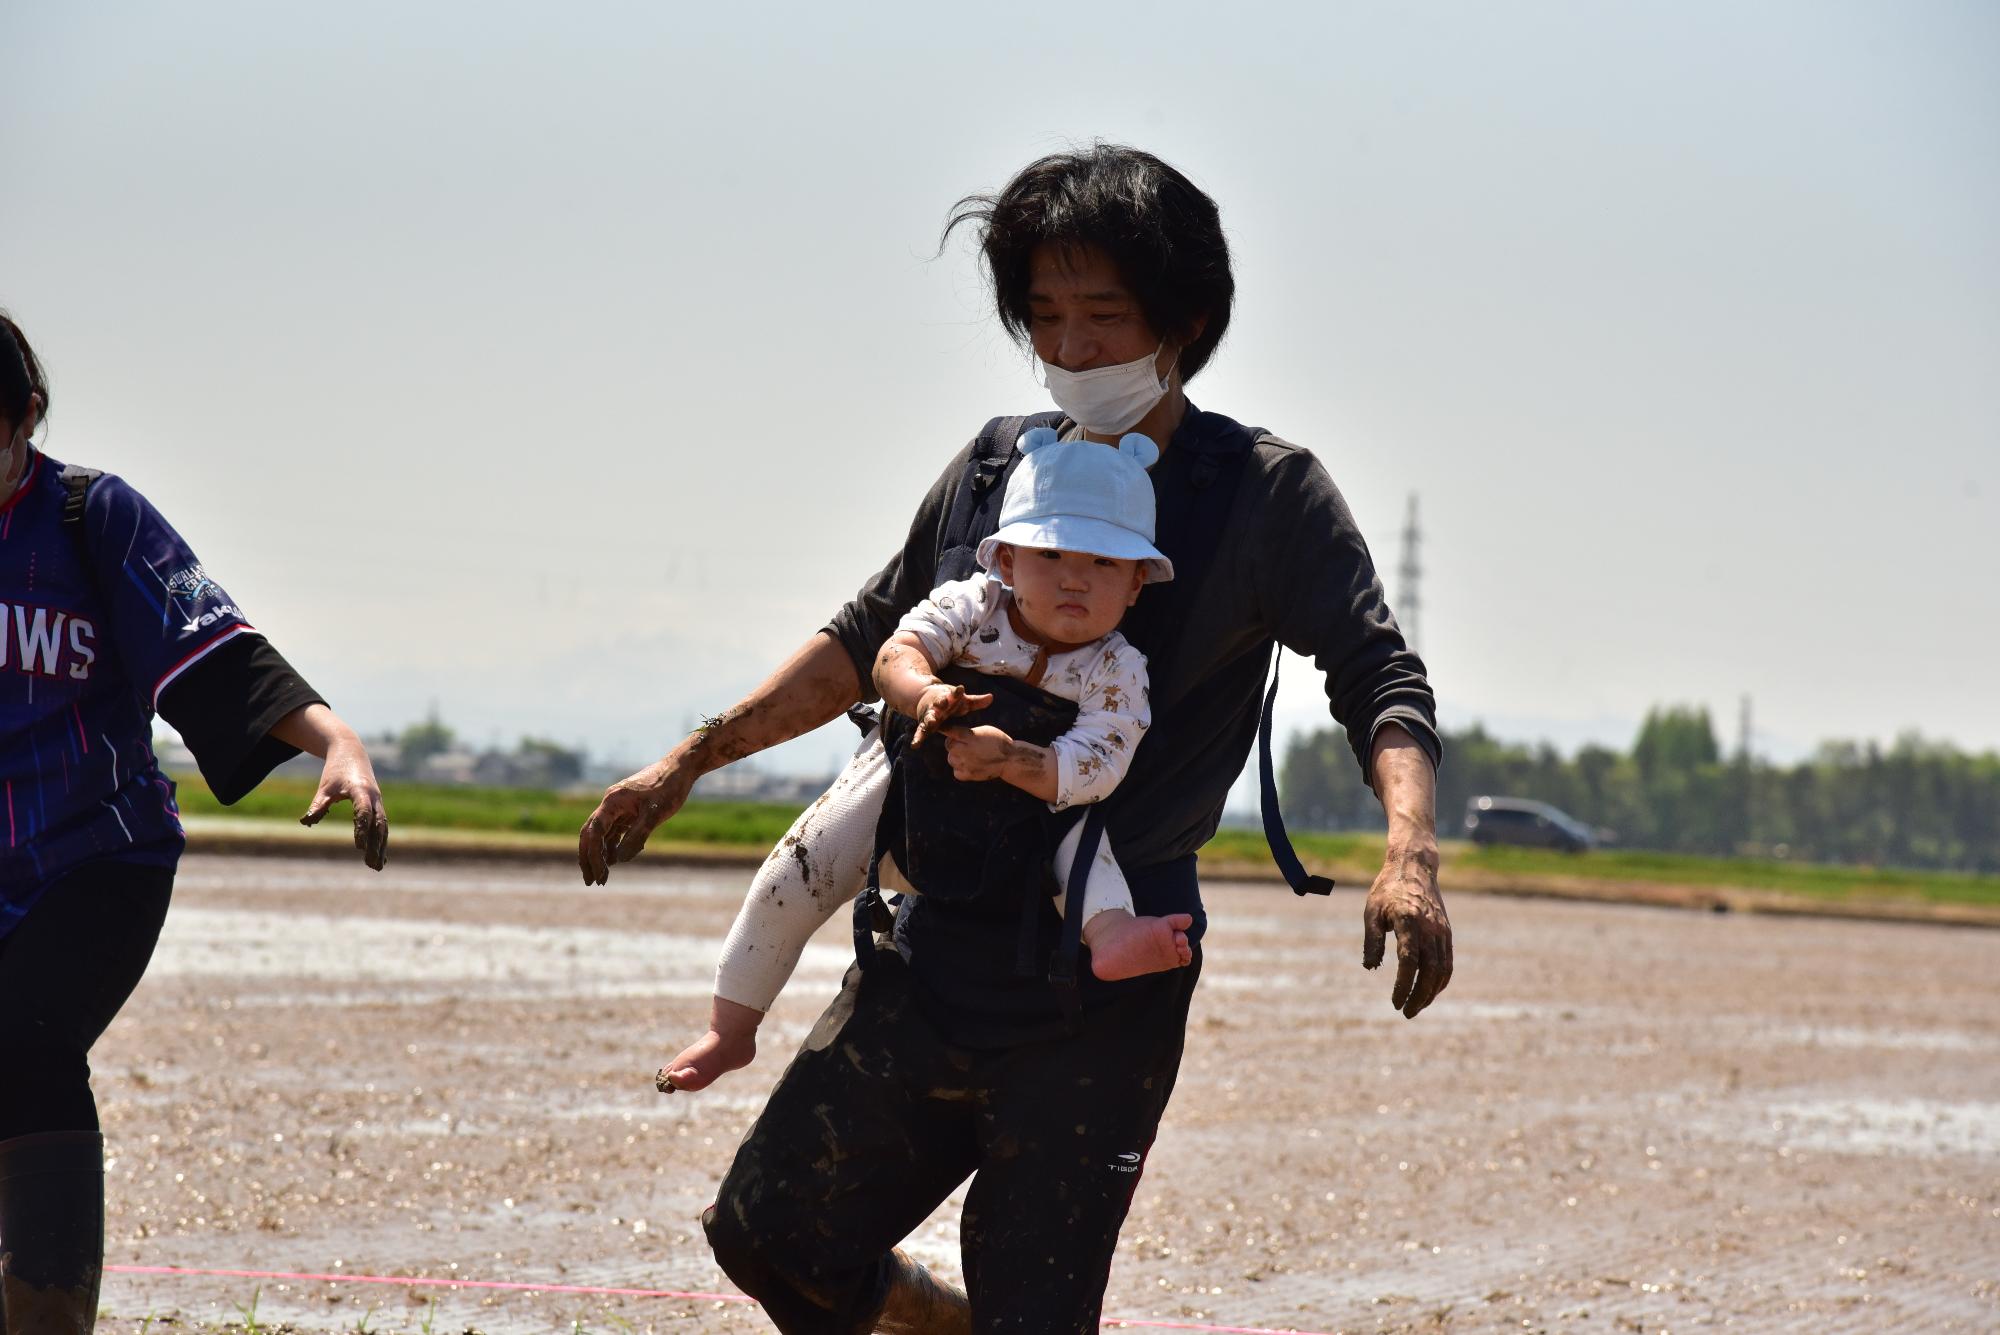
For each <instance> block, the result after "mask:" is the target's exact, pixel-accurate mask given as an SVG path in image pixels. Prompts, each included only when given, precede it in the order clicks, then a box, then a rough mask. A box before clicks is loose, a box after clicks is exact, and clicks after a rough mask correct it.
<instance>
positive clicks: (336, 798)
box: [299, 744, 389, 871]
mask: <svg viewBox="0 0 2000 1335" xmlns="http://www.w3.org/2000/svg"><path fill="white" fill-rule="evenodd" d="M335 802H352V803H354V846H355V847H356V848H358V849H360V850H361V860H362V861H363V862H365V863H367V864H368V865H369V867H371V868H372V869H374V870H375V871H381V870H382V867H383V864H384V863H386V862H388V860H389V813H388V811H387V810H386V809H384V807H383V805H382V790H381V788H380V787H378V786H377V785H376V783H375V769H374V767H373V766H372V765H370V764H369V763H368V753H367V752H366V751H363V750H362V749H361V748H360V747H359V746H354V747H347V746H341V745H337V744H336V745H334V746H331V747H329V748H328V749H327V753H326V765H325V766H324V767H323V768H322V769H321V770H320V776H319V790H318V791H317V792H315V793H314V794H313V800H312V805H311V806H309V807H307V808H306V814H305V815H303V816H301V817H299V824H301V825H317V824H319V822H320V819H321V818H322V817H323V816H325V815H326V813H327V809H328V808H330V807H331V806H332V805H333V804H334V803H335Z"/></svg>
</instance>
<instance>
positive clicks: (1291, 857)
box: [1257, 644, 1333, 895]
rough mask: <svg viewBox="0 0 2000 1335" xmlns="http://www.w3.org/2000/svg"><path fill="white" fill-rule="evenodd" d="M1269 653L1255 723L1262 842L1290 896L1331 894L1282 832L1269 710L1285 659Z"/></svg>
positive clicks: (1277, 648) (1276, 650) (1276, 649)
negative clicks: (1261, 703) (1268, 683)
mask: <svg viewBox="0 0 2000 1335" xmlns="http://www.w3.org/2000/svg"><path fill="white" fill-rule="evenodd" d="M1271 650H1272V652H1271V689H1270V690H1268V691H1266V692H1265V693H1264V712H1263V714H1262V716H1261V717H1259V718H1258V720H1257V806H1258V808H1259V810H1260V811H1261V812H1262V813H1263V816H1264V842H1265V843H1266V844H1267V845H1269V846H1270V849H1271V861H1273V862H1275V863H1277V864H1278V870H1279V871H1280V872H1281V873H1283V875H1284V878H1285V884H1286V885H1289V886H1291V887H1292V893H1293V894H1295V895H1326V894H1331V893H1333V882H1332V881H1331V880H1330V879H1328V878H1327V877H1325V876H1313V875H1310V874H1308V873H1307V871H1306V869H1305V864H1304V863H1302V862H1300V861H1299V855H1298V852H1297V851H1296V850H1295V849H1293V847H1292V840H1291V836H1290V835H1288V834H1286V833H1285V817H1284V813H1282V812H1281V811H1279V810H1278V780H1277V777H1276V775H1275V774H1273V772H1272V769H1271V709H1272V707H1273V706H1274V705H1276V704H1277V703H1278V665H1279V664H1280V663H1281V662H1282V661H1283V660H1284V657H1285V646H1284V645H1282V644H1273V645H1272V646H1271Z"/></svg>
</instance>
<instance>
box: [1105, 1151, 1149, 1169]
mask: <svg viewBox="0 0 2000 1335" xmlns="http://www.w3.org/2000/svg"><path fill="white" fill-rule="evenodd" d="M1145 1158H1146V1156H1145V1155H1143V1154H1119V1155H1114V1156H1113V1157H1112V1160H1111V1171H1112V1172H1114V1173H1136V1172H1138V1171H1139V1165H1140V1164H1141V1163H1143V1162H1144V1161H1145Z"/></svg>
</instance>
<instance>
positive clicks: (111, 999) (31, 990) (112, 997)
mask: <svg viewBox="0 0 2000 1335" xmlns="http://www.w3.org/2000/svg"><path fill="white" fill-rule="evenodd" d="M48 410H49V390H48V383H47V379H46V377H45V376H44V374H43V372H42V367H41V364H40V362H39V361H38V360H37V358H36V356H35V354H34V350H33V349H32V347H30V345H29V343H28V340H27V338H26V336H25V335H24V334H22V332H21V329H20V327H19V326H18V325H16V324H15V323H14V321H13V320H12V319H11V318H9V317H7V316H6V315H4V314H0V1323H3V1324H4V1329H5V1331H6V1332H7V1335H18V1332H23V1331H36V1332H65V1333H66V1332H72V1331H88V1330H89V1329H90V1328H91V1326H92V1325H93V1323H94V1321H95V1318H96V1313H97V1283H98V1275H99V1271H100V1269H101V1265H102V1260H103V1250H104V1181H103V1137H102V1135H101V1134H100V1133H99V1130H98V1120H97V1105H96V1101H95V1099H94V1098H93V1097H92V1094H91V1089H90V1066H89V1061H88V1054H89V1052H90V1048H91V1045H92V1044H93V1043H94V1042H96V1040H97V1037H98V1036H99V1035H100V1034H102V1033H103V1032H104V1029H105V1027H106V1026H107V1025H109V1024H110V1022H111V1019H112V1017H113V1016H114V1015H116V1014H117V1013H118V1009H119V1007H121V1006H122V1005H124V1003H125V1000H126V998H127V997H129V996H130V995H131V993H132V989H133V988H134V987H136V986H137V985H138V982H139V978H140V975H141V974H143V973H144V972H145V968H146V964H147V961H148V960H149V959H151V957H152V953H153V947H154V944H155V942H156V941H157V940H158V938H159V933H160V927H161V924H162V923H163V921H164V920H165V917H166V912H167V902H168V898H169V895H170V893H171V889H172V886H173V879H174V868H175V865H176V863H177V862H178V860H179V858H180V855H181V851H182V848H183V847H184V845H185V843H186V838H185V835H184V834H183V831H182V829H181V821H180V812H179V810H178V809H177V808H176V807H175V805H174V785H173V784H172V782H171V781H169V780H168V779H167V778H166V776H165V775H163V774H162V773H161V772H160V767H159V763H158V761H157V760H155V758H154V756H153V750H152V744H151V737H152V720H153V716H154V715H155V714H158V715H159V716H160V717H162V718H164V719H166V720H167V722H168V723H170V724H172V725H173V726H174V728H175V729H177V730H178V731H179V732H180V734H181V737H182V739H183V740H184V741H185V742H186V743H187V745H188V748H189V749H190V750H191V751H192V752H193V753H194V756H195V760H196V762H197V763H198V764H199V765H200V767H201V772H202V777H203V778H204V779H205V780H206V781H207V782H208V785H209V787H210V788H211V789H212V790H213V791H214V793H215V795H216V796H217V797H218V798H219V799H220V800H221V801H223V802H225V803H229V802H234V801H236V800H237V799H239V798H241V797H242V796H243V795H244V794H246V793H248V792H249V791H250V790H251V789H252V788H254V787H256V786H257V784H258V783H259V782H261V781H262V780H263V778H264V776H265V775H267V774H269V773H270V772H271V770H272V768H273V767H275V766H276V765H278V764H280V763H282V762H283V761H285V760H288V759H290V758H291V757H292V756H295V755H297V754H298V753H299V752H300V751H309V752H311V753H312V754H314V755H316V756H321V757H324V758H325V761H326V765H325V768H324V770H323V772H322V774H321V777H320V783H319V789H318V791H317V792H316V793H315V795H314V797H313V800H312V803H311V805H310V806H309V807H308V808H307V810H306V812H305V815H304V816H303V817H302V819H303V821H304V823H305V824H307V825H311V824H315V823H316V822H318V821H319V819H320V818H321V817H322V816H323V815H324V814H325V813H326V811H327V809H328V808H329V807H331V806H332V805H333V804H334V803H336V802H342V801H350V802H352V803H353V805H354V842H355V846H356V847H357V848H358V849H360V851H361V856H362V858H363V859H364V860H365V861H366V862H367V864H368V865H369V866H370V867H373V868H375V869H377V870H380V868H381V867H382V864H383V860H384V858H385V857H386V856H387V853H388V838H389V823H388V818H387V816H386V815H385V813H384V811H383V807H382V794H381V790H380V789H379V788H378V787H377V785H376V782H375V773H374V770H373V768H372V767H371V766H370V765H369V762H368V753H367V751H366V750H365V749H364V748H363V746H362V745H361V741H360V739H359V738H358V737H356V736H355V734H354V731H353V729H351V728H349V727H348V726H347V725H346V724H345V723H343V722H341V720H340V719H339V717H338V716H336V715H335V714H334V712H333V711H332V710H331V709H329V708H328V707H327V705H326V702H325V701H324V700H322V699H321V698H320V697H319V695H318V693H317V692H315V691H314V690H313V688H312V687H311V686H309V685H307V684H306V682H305V680H304V679H303V678H301V677H300V676H299V675H298V673H297V672H295V671H294V670H293V669H292V666H291V665H290V664H289V663H287V662H286V661H285V660H284V658H283V657H282V656H281V655H280V654H279V653H278V651H277V650H276V649H274V648H273V647H272V646H271V644H270V643H269V642H268V641H267V640H265V639H264V637H263V636H262V635H260V634H259V633H258V632H257V630H256V628H255V627H254V626H253V625H252V624H251V622H250V621H249V619H248V618H247V617H246V616H245V615H244V613H243V610H242V609H241V608H239V607H238V606H237V605H236V602H235V601H234V600H233V599H232V598H230V596H229V595H228V593H227V592H225V591H224V590H223V588H222V586H221V585H219V584H217V583H216V582H215V580H214V579H213V578H211V577H210V575H209V573H208V571H207V570H206V569H204V568H203V566H202V564H201V562H200V561H199V560H198V559H197V558H196V557H195V554H194V553H193V552H192V551H191V550H189V548H188V545H187V543H186V542H184V541H182V539H181V536H180V535H179V534H178V533H176V532H175V531H174V529H173V527H172V526H171V525H170V524H168V523H167V521H166V520H165V519H164V518H162V517H161V516H160V513H159V512H158V511H157V510H155V509H154V508H153V507H152V505H150V504H149V503H148V502H147V500H146V498H145V497H144V496H142V495H140V494H139V493H138V492H137V491H135V490H134V489H133V488H132V487H131V486H129V485H128V484H126V483H125V482H124V481H123V480H122V479H120V478H118V477H115V476H112V475H110V474H101V475H99V474H90V473H86V472H83V471H82V470H78V469H74V468H65V467H64V466H63V465H62V464H61V463H58V462H57V461H56V460H54V459H52V458H50V457H49V456H48V455H47V454H44V453H43V452H42V451H40V450H39V449H37V448H36V447H35V445H34V444H33V436H34V434H35V429H36V427H37V425H38V424H39V423H40V422H41V421H42V420H43V419H44V418H46V416H47V415H48Z"/></svg>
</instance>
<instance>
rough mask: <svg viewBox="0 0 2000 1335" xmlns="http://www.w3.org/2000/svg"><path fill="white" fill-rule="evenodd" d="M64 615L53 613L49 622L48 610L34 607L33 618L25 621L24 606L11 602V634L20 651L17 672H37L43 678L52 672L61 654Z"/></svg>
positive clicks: (53, 672)
mask: <svg viewBox="0 0 2000 1335" xmlns="http://www.w3.org/2000/svg"><path fill="white" fill-rule="evenodd" d="M67 619H68V618H67V614H66V613H63V612H57V613H56V619H55V625H54V626H51V625H50V624H49V609H48V608H46V607H37V608H36V609H35V619H34V622H33V624H32V625H31V624H30V623H29V621H28V609H27V608H26V607H24V606H22V605H21V604H19V603H16V604H15V605H14V637H15V639H16V640H17V641H18V642H19V645H20V651H21V669H20V670H21V671H23V672H39V673H41V674H42V675H43V676H45V677H53V676H55V675H56V659H57V657H58V656H59V655H60V654H61V653H62V641H63V633H62V628H63V622H64V621H65V620H67Z"/></svg>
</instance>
